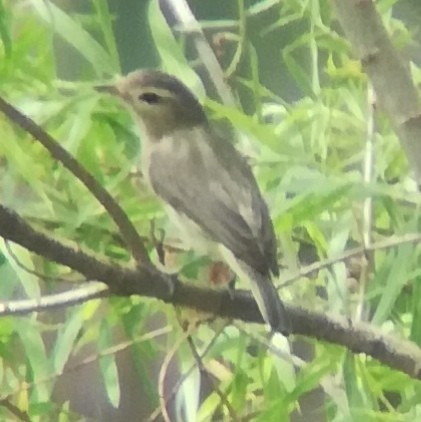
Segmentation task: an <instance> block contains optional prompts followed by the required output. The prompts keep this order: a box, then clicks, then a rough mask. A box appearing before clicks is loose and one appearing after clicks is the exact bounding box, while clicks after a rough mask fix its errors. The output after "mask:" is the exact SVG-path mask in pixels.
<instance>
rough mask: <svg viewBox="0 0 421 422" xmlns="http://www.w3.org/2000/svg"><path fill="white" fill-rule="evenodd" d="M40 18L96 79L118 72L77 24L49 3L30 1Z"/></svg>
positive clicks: (98, 46)
mask: <svg viewBox="0 0 421 422" xmlns="http://www.w3.org/2000/svg"><path fill="white" fill-rule="evenodd" d="M30 3H31V4H32V6H33V7H34V10H35V11H36V12H37V13H38V15H39V16H40V18H41V19H42V20H44V22H45V23H46V24H47V25H48V26H49V27H50V28H51V30H52V31H54V32H55V33H57V34H58V35H59V36H60V37H62V38H63V39H64V40H65V41H67V42H68V43H69V44H70V45H71V46H73V47H74V48H75V49H76V51H78V52H79V53H80V54H81V56H83V57H84V58H85V59H86V60H87V61H88V62H89V63H90V65H91V66H92V68H93V69H94V71H95V74H96V76H97V77H99V78H101V77H103V76H104V75H114V74H115V73H117V72H118V68H116V67H115V63H114V61H113V59H112V58H111V57H110V55H109V54H108V53H107V52H106V51H105V49H104V48H103V47H102V46H101V44H99V43H98V42H97V41H96V40H95V39H94V38H93V37H92V36H91V35H90V34H89V32H87V31H86V30H85V29H84V28H83V27H82V26H81V25H80V24H79V23H78V22H76V21H75V20H74V19H72V18H71V17H70V16H69V15H68V14H67V13H65V12H63V11H62V10H61V9H60V8H58V7H57V6H55V5H54V4H53V3H51V2H45V1H44V0H30Z"/></svg>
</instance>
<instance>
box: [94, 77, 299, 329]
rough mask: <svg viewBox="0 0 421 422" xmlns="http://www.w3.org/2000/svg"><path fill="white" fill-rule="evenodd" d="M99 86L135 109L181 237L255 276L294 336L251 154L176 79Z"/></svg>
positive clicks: (263, 297)
mask: <svg viewBox="0 0 421 422" xmlns="http://www.w3.org/2000/svg"><path fill="white" fill-rule="evenodd" d="M97 90H98V91H103V92H104V91H106V92H109V93H111V94H114V95H116V96H117V97H119V98H120V99H122V100H123V102H124V104H125V105H126V106H127V107H128V108H129V109H130V111H131V112H132V114H133V117H134V119H135V121H136V123H137V124H138V126H139V129H140V134H141V137H142V142H143V143H142V160H141V162H142V163H141V166H142V171H143V174H144V175H145V177H146V180H147V182H148V183H149V185H150V186H151V188H152V190H153V191H154V192H155V194H156V195H158V197H160V198H161V199H162V201H163V202H164V204H165V205H166V208H167V211H168V214H169V217H170V219H171V220H172V221H173V222H174V223H175V224H176V225H177V226H178V227H179V228H180V229H181V231H180V234H181V235H182V238H184V239H186V240H187V242H188V244H189V246H190V247H193V248H196V249H197V250H198V251H199V252H202V253H203V252H205V253H208V254H210V255H211V256H215V252H218V254H219V256H222V258H223V259H224V260H225V261H226V262H227V263H228V265H229V266H230V267H231V269H232V270H233V271H234V272H235V273H236V274H237V275H238V276H239V277H240V278H242V279H246V280H248V281H249V283H250V285H251V289H252V292H253V295H254V297H255V300H256V302H257V304H258V307H259V309H260V312H261V313H262V316H263V318H264V320H265V321H266V322H267V323H268V324H269V325H270V326H271V328H272V330H274V331H278V332H282V333H283V334H288V333H289V332H290V331H291V326H290V322H289V318H288V315H287V313H286V312H285V309H284V306H283V305H282V302H281V300H280V299H279V295H278V293H277V291H276V289H275V287H274V285H273V284H272V280H271V275H273V276H278V274H279V268H278V263H277V256H276V250H277V246H276V238H275V233H274V229H273V224H272V221H271V219H270V216H269V212H268V209H267V206H266V203H265V201H264V200H263V198H262V195H261V193H260V191H259V188H258V186H257V183H256V180H255V178H254V176H253V173H252V171H251V169H250V167H249V166H248V164H247V163H246V161H245V159H244V158H243V157H242V156H241V155H240V154H239V153H238V151H237V150H236V149H235V148H234V146H233V145H232V144H231V143H230V142H229V141H228V140H227V139H223V138H221V137H220V136H219V135H217V134H216V132H215V131H214V130H213V129H212V126H211V125H210V124H209V121H208V119H207V118H206V115H205V113H204V110H203V108H202V106H201V105H200V104H199V102H198V101H197V99H196V97H195V96H194V95H193V94H192V92H191V91H190V90H189V89H188V88H187V87H186V86H185V85H184V84H183V83H182V82H181V81H179V80H178V79H176V78H175V77H173V76H170V75H168V74H166V73H163V72H160V71H155V70H141V71H136V72H133V73H130V74H128V75H127V76H125V77H122V78H121V79H120V80H119V81H118V82H117V83H115V84H112V85H106V86H101V87H97Z"/></svg>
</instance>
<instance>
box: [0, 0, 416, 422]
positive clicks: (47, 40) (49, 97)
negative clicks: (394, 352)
mask: <svg viewBox="0 0 421 422" xmlns="http://www.w3.org/2000/svg"><path fill="white" fill-rule="evenodd" d="M181 5H184V6H185V7H187V6H189V7H190V10H191V12H192V14H193V16H194V17H195V18H196V19H197V21H198V22H199V24H200V26H201V28H202V29H203V31H204V34H205V36H206V40H207V43H208V45H210V46H211V47H212V50H213V51H214V54H215V56H216V57H217V59H218V61H219V65H220V69H219V70H221V69H222V71H223V75H224V78H223V83H224V84H225V87H226V90H227V92H228V93H229V95H232V98H233V99H234V100H233V102H232V103H231V104H229V103H227V101H225V104H224V103H223V101H222V99H221V96H220V93H218V91H217V90H216V89H215V86H214V84H213V82H214V79H215V77H216V76H215V74H213V73H212V72H209V71H208V68H207V67H206V66H205V65H204V63H203V61H202V60H201V58H200V54H198V51H197V45H196V44H195V41H196V40H197V39H198V34H197V33H196V32H195V31H194V30H191V28H190V29H189V28H187V29H186V28H185V27H183V25H182V24H181V23H180V21H179V16H178V15H177V13H174V10H175V9H174V8H177V11H178V12H180V14H181V15H183V14H185V9H182V7H181ZM376 6H377V9H378V11H379V13H380V14H381V16H382V19H383V22H384V25H385V26H386V28H387V30H388V32H389V35H390V36H391V38H392V40H393V43H394V45H395V47H396V48H397V49H398V50H399V51H400V53H401V55H402V57H404V58H405V60H410V61H411V62H412V65H411V71H412V75H413V78H414V80H415V82H416V83H417V84H418V85H419V83H420V81H421V74H420V71H419V65H420V64H421V53H420V51H421V50H420V44H419V42H420V33H419V26H420V22H421V3H420V2H419V0H400V1H399V0H380V1H377V2H376ZM199 38H200V37H199ZM145 67H161V68H163V69H165V70H167V71H169V72H171V73H174V74H176V75H177V76H178V77H180V78H181V79H183V80H184V81H185V83H186V84H188V85H189V86H190V87H191V88H192V89H194V90H195V92H198V93H200V95H199V96H200V98H201V100H202V101H204V103H205V106H206V108H207V111H208V112H209V115H210V117H211V118H212V119H214V120H215V122H219V124H220V125H221V127H222V128H226V124H227V122H228V123H229V124H230V126H232V127H234V130H235V133H236V136H235V138H236V142H237V145H238V148H239V149H240V150H241V151H242V152H243V153H244V154H245V155H246V156H247V157H248V159H249V160H250V163H251V164H252V166H253V169H254V171H255V173H256V176H257V178H258V180H259V183H260V186H261V188H262V190H263V191H264V193H265V196H266V198H267V200H268V203H269V207H270V209H271V213H272V218H273V220H274V224H275V228H276V232H277V235H278V239H279V245H280V250H281V252H282V254H281V256H280V262H281V264H282V266H283V268H284V271H283V276H282V277H288V276H289V275H291V274H294V273H295V271H296V270H298V269H299V268H300V267H302V266H303V265H305V264H309V263H312V262H315V261H319V260H324V259H330V258H335V257H338V256H341V255H342V254H343V253H344V251H345V250H347V249H349V248H352V247H354V246H357V245H364V244H367V242H369V243H373V242H374V243H375V242H379V241H382V240H384V239H387V238H389V237H391V236H400V235H403V234H405V233H409V232H417V231H418V230H419V227H420V215H419V203H420V197H419V194H418V193H417V191H416V189H415V185H414V183H413V180H412V178H411V172H410V170H409V169H408V164H407V161H406V158H405V156H404V154H403V152H402V149H401V147H400V144H399V142H398V140H397V138H396V136H395V134H394V133H393V131H392V128H391V125H390V123H389V121H388V119H387V118H386V117H385V116H384V115H383V114H382V112H381V111H379V110H377V109H375V107H372V103H371V100H370V99H369V95H368V92H369V88H368V83H367V78H366V76H365V75H364V74H363V72H362V70H361V67H360V64H359V62H358V61H357V60H356V59H355V58H354V57H353V55H352V51H351V50H350V47H349V44H348V42H347V40H346V39H344V38H343V36H342V33H341V29H340V27H339V24H338V22H337V21H336V20H335V15H334V10H332V8H331V2H330V1H328V0H261V1H257V0H256V1H251V0H250V1H247V0H230V1H228V0H200V1H199V0H190V1H189V2H188V3H186V2H184V1H175V0H174V1H170V0H165V1H164V0H161V1H158V0H151V1H139V0H125V1H116V0H108V1H107V0H92V1H90V2H87V1H84V0H72V1H70V0H56V1H48V0H45V1H44V0H0V95H2V96H3V97H4V98H6V99H7V100H8V101H10V102H12V103H13V104H14V105H15V106H16V107H18V108H19V109H20V110H22V111H23V112H25V113H27V114H28V115H30V116H31V117H32V118H33V119H34V120H35V121H36V122H37V123H39V124H40V125H42V126H43V127H44V128H45V129H46V130H47V131H48V132H49V133H50V134H51V135H53V136H54V137H55V138H56V139H58V140H59V142H60V143H61V145H63V146H64V147H65V148H66V149H67V150H68V151H70V152H71V153H72V154H73V155H74V156H75V157H76V158H77V159H78V160H79V161H80V162H81V163H82V164H83V165H84V166H85V167H86V168H87V169H88V170H89V171H90V172H91V173H92V174H93V175H94V176H95V177H96V178H97V179H98V180H99V181H100V183H101V184H102V185H103V186H104V187H106V188H107V190H108V191H109V192H111V193H112V195H113V196H114V197H115V198H116V199H118V201H119V203H120V204H121V205H122V207H123V208H124V210H125V211H126V212H127V214H128V215H129V217H130V219H131V220H132V221H133V222H134V223H135V225H136V227H137V229H138V230H139V232H140V233H141V235H142V236H144V237H145V239H146V242H147V245H148V247H149V248H150V250H151V254H152V255H153V256H155V252H154V248H153V242H152V239H151V236H150V232H151V227H150V225H151V224H150V222H151V221H152V220H154V221H155V226H157V227H159V228H163V229H165V232H166V234H167V235H166V241H167V242H168V246H171V247H172V248H168V250H171V251H173V249H174V248H175V247H176V246H177V247H178V246H179V245H178V243H177V238H176V237H175V233H173V232H172V229H171V227H170V226H168V225H167V220H166V217H165V215H164V213H163V212H162V209H161V208H160V206H159V204H158V203H157V201H156V200H155V199H154V198H153V197H151V196H150V195H149V194H148V192H147V191H146V190H145V188H144V184H143V182H142V179H141V176H140V175H139V174H138V173H137V172H136V171H135V166H136V163H137V160H138V156H139V153H140V152H141V140H140V142H139V140H138V137H137V134H136V132H135V130H134V127H133V123H132V121H131V119H130V116H128V115H127V114H126V113H125V112H124V110H122V109H121V106H120V105H119V104H118V103H116V102H115V101H114V100H112V99H108V98H102V97H101V96H99V95H98V94H97V93H95V92H94V91H93V90H92V89H91V87H92V84H95V83H98V82H101V81H104V80H106V79H109V78H113V77H114V76H115V75H117V74H120V73H122V74H125V73H127V72H129V71H131V70H134V69H137V68H145ZM205 91H206V92H207V97H206V99H205V94H204V93H205ZM370 127H374V129H373V130H371V129H370ZM233 135H234V132H233ZM233 137H234V136H233ZM370 138H372V139H374V147H373V148H374V156H375V160H374V164H373V166H372V171H371V175H370V178H369V180H365V174H364V173H365V171H364V160H365V156H366V151H367V144H368V142H369V141H368V140H369V139H370ZM0 201H1V203H2V204H5V205H7V206H9V207H10V208H12V209H14V210H15V211H16V212H18V213H19V214H20V215H21V216H23V217H25V218H27V219H28V220H29V221H31V222H32V223H34V224H36V225H38V226H40V227H43V228H44V229H45V230H48V231H49V232H53V233H54V234H55V235H57V236H59V237H61V238H65V239H68V240H71V241H73V242H75V243H76V244H77V245H79V246H80V247H83V248H89V249H91V250H94V251H95V252H97V253H101V254H104V255H106V256H107V257H109V258H111V259H114V260H116V261H119V260H121V261H125V262H128V261H129V260H130V257H129V254H128V253H127V251H126V250H125V248H124V244H123V242H122V240H121V238H120V236H119V234H118V232H117V229H116V227H115V226H114V225H113V223H112V221H111V219H110V217H109V216H108V215H107V214H106V213H105V211H104V209H103V208H102V207H101V206H100V205H99V204H98V203H97V202H96V200H95V199H94V198H93V197H92V196H91V195H90V193H89V192H88V191H87V190H86V189H85V188H84V187H83V186H82V185H81V184H80V183H79V182H78V181H76V180H75V179H74V177H73V176H72V175H70V174H69V173H68V172H67V171H65V170H64V169H63V168H62V167H61V165H60V164H58V163H57V162H55V161H54V160H53V159H51V158H50V156H49V154H48V153H47V152H46V151H45V150H44V149H43V148H42V147H41V146H40V145H39V144H38V143H36V142H34V141H33V140H32V139H31V138H30V137H29V136H28V135H27V134H25V133H22V132H21V131H19V130H17V129H15V128H14V126H13V125H12V124H11V123H10V122H9V121H7V120H6V119H5V118H4V117H3V116H0ZM367 204H368V205H370V204H371V206H372V208H373V211H372V213H371V215H369V216H368V217H367V216H366V215H364V209H367V208H366V207H367ZM367 227H368V228H367ZM168 254H169V255H170V257H171V258H174V260H176V261H177V262H178V265H182V264H183V274H184V276H185V277H189V278H191V279H192V282H199V281H200V280H201V279H203V278H204V277H203V268H202V267H203V262H202V261H201V260H197V259H194V257H192V256H191V254H188V253H174V252H171V253H170V252H168ZM171 254H172V255H171ZM282 277H281V280H280V282H282ZM0 280H1V282H0V298H1V300H2V301H7V300H18V299H24V298H37V297H40V296H41V295H45V294H49V293H56V292H60V291H65V290H68V289H75V288H81V287H82V288H83V284H82V283H83V280H80V277H78V276H77V275H75V274H72V273H71V272H70V271H69V270H68V269H66V268H63V267H60V266H57V265H55V264H54V263H51V262H46V261H45V260H43V259H41V258H40V257H37V256H34V255H32V254H30V253H29V252H28V251H26V250H24V249H23V248H20V247H18V246H16V245H11V244H6V243H1V244H0ZM281 295H282V297H283V298H284V300H285V301H286V302H292V303H294V304H296V305H300V306H302V307H306V308H310V309H315V310H318V311H320V312H327V313H330V314H333V315H342V316H346V317H347V318H350V319H353V320H364V321H369V322H370V323H372V324H373V325H375V326H377V327H379V328H381V329H382V330H384V331H385V332H387V333H392V334H393V335H396V336H402V337H405V338H410V339H411V340H413V341H414V342H416V343H417V344H420V342H421V324H420V321H421V318H420V313H421V291H420V272H419V248H418V247H416V246H414V245H411V244H403V245H400V246H397V247H396V248H391V249H385V250H376V251H375V252H374V253H373V254H371V255H369V256H367V257H365V258H364V259H363V258H360V257H357V258H355V259H353V260H351V261H346V262H345V261H339V262H338V263H337V264H335V265H334V266H332V267H329V268H326V269H324V270H322V271H320V272H318V273H317V274H311V276H309V277H302V278H300V279H298V280H295V281H294V283H291V284H289V285H288V286H287V287H285V288H282V290H281ZM195 318H196V316H195V315H194V314H193V313H192V312H190V313H189V312H181V311H180V310H176V309H173V308H171V307H170V306H168V305H164V304H162V303H157V301H153V300H149V299H143V298H135V297H133V298H111V299H107V300H101V301H100V300H96V301H91V302H89V303H86V304H83V305H78V306H75V307H71V308H68V309H65V308H62V309H55V310H51V311H48V312H43V313H39V314H35V313H34V314H30V315H27V316H8V317H2V320H1V324H0V356H1V361H0V385H1V388H0V419H1V420H63V421H64V420H66V421H67V420H75V421H76V420H77V421H78V420H101V421H120V420H121V421H127V420H142V421H143V420H147V419H148V417H149V416H150V415H151V414H153V412H154V409H157V408H158V409H159V405H160V403H159V388H162V389H164V391H165V394H166V397H170V398H172V399H171V400H170V402H169V404H168V411H169V414H170V417H171V420H178V421H210V420H212V421H219V420H234V419H235V418H237V420H253V421H284V420H293V421H308V420H312V421H314V422H315V421H352V420H363V421H416V420H420V419H421V405H420V403H421V384H420V382H419V381H417V380H414V379H411V378H409V377H408V376H406V375H404V374H402V373H400V372H398V371H395V370H392V369H390V368H388V367H386V366H384V365H381V364H380V363H378V362H376V361H374V360H373V359H370V358H367V357H365V356H360V355H358V356H357V355H352V354H351V353H350V352H348V351H347V350H345V349H343V348H341V347H339V346H333V345H331V344H324V343H322V342H319V341H316V340H315V339H312V338H291V350H290V349H289V347H288V346H287V345H286V344H283V345H280V346H279V347H280V349H282V353H281V357H279V356H278V355H276V354H274V353H272V352H271V351H267V350H266V347H265V346H264V341H262V338H264V336H265V331H264V329H263V328H262V327H254V326H253V327H251V326H247V325H246V324H241V323H235V324H233V325H232V324H228V323H227V322H224V321H215V322H213V323H211V324H202V325H200V326H199V327H198V328H196V329H191V328H189V329H191V332H192V334H191V338H190V340H187V338H186V334H185V331H184V330H185V328H184V327H185V325H186V324H185V321H190V322H191V321H195ZM161 328H166V329H167V331H170V332H169V333H168V332H166V334H165V335H162V332H161V331H159V330H160V329H161ZM262 343H263V344H262ZM194 350H196V351H197V352H198V353H199V355H201V354H203V357H202V358H201V367H200V368H199V367H198V363H197V359H196V358H197V357H196V358H195V356H194V354H195V353H194ZM291 358H294V359H293V360H291ZM191 368H193V369H191ZM183 374H184V375H183ZM164 375H165V377H164ZM159 380H161V381H159ZM180 380H182V381H183V382H180ZM159 383H160V386H161V387H159ZM221 396H222V398H221ZM227 403H228V404H227ZM156 414H157V415H158V416H157V419H156V420H163V419H162V415H161V414H160V412H159V411H158V412H157V413H156Z"/></svg>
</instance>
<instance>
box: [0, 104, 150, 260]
mask: <svg viewBox="0 0 421 422" xmlns="http://www.w3.org/2000/svg"><path fill="white" fill-rule="evenodd" d="M0 111H1V112H2V113H4V114H5V115H6V116H7V117H8V118H9V119H10V120H11V121H12V122H13V123H15V124H16V125H17V126H19V127H21V128H22V129H23V130H24V131H26V132H28V133H29V134H30V135H32V136H33V137H34V138H35V139H36V140H38V141H39V142H40V143H41V144H42V145H43V146H44V147H45V149H47V151H48V152H49V153H50V154H51V156H52V157H53V158H54V159H56V160H57V161H59V162H60V163H61V164H63V166H64V167H66V168H67V169H68V170H69V171H70V172H71V173H73V174H74V175H75V176H76V178H77V179H78V180H80V181H81V182H82V183H83V184H84V185H85V186H86V187H87V188H88V190H89V192H91V193H92V195H93V196H94V197H95V198H96V199H97V200H98V202H99V203H100V204H101V205H103V207H104V208H105V209H106V210H107V211H108V213H109V215H110V216H111V218H112V219H113V220H114V222H115V223H116V225H117V227H118V228H119V229H120V233H121V235H122V236H123V239H124V241H125V242H126V244H127V246H128V248H129V249H130V250H131V252H132V255H133V257H134V258H135V260H136V262H137V263H138V265H148V264H149V263H150V259H149V255H148V253H147V251H146V249H145V247H144V245H143V243H142V240H141V238H140V237H139V235H138V233H137V231H136V229H135V228H134V226H133V224H132V223H131V221H130V220H129V218H128V217H127V215H126V214H125V212H124V211H123V210H122V209H121V207H120V205H118V203H117V202H116V201H115V200H114V198H113V197H112V196H111V195H110V194H109V193H108V192H107V190H106V189H104V188H103V187H102V186H101V185H100V184H99V183H98V182H97V181H96V180H95V178H94V177H93V176H92V175H91V174H90V173H89V172H88V171H86V170H85V169H84V168H83V167H82V165H81V164H79V162H78V161H77V160H76V159H75V158H74V157H72V156H71V155H70V154H69V152H67V151H66V150H65V149H64V148H63V147H62V146H61V145H60V144H59V143H58V142H57V141H56V140H55V139H53V138H52V137H51V136H50V135H49V134H48V133H47V132H46V131H45V130H44V129H42V128H41V127H40V126H38V125H37V124H36V123H35V122H34V121H33V120H32V119H30V118H29V117H28V116H25V115H24V114H22V113H21V112H20V111H19V110H17V109H16V108H15V107H13V106H12V105H11V104H9V103H8V102H7V101H6V100H4V99H3V98H1V97H0Z"/></svg>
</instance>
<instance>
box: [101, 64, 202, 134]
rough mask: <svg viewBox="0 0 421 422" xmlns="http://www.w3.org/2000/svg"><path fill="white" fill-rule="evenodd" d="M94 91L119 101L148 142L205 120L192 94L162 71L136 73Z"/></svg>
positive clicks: (178, 81) (140, 71)
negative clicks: (111, 96)
mask: <svg viewBox="0 0 421 422" xmlns="http://www.w3.org/2000/svg"><path fill="white" fill-rule="evenodd" d="M96 90H97V91H99V92H107V93H109V94H112V95H115V96H117V97H118V98H120V99H121V100H123V102H124V104H125V105H126V107H128V108H129V109H130V111H131V112H132V114H133V115H134V117H135V119H136V121H137V122H139V124H140V125H141V126H142V127H143V129H144V130H146V132H147V133H148V135H149V137H151V138H152V139H154V138H158V139H159V138H161V137H162V136H165V135H168V134H170V133H171V132H173V131H175V130H177V129H190V128H193V127H195V126H198V125H201V124H204V123H206V121H207V120H206V116H205V113H204V111H203V108H202V106H201V105H200V103H199V102H198V100H197V99H196V97H195V96H194V95H193V93H192V92H191V91H190V90H189V89H188V88H187V87H186V86H185V85H184V84H183V83H182V82H181V81H180V80H178V79H177V78H175V77H174V76H171V75H169V74H167V73H164V72H160V71H156V70H138V71H135V72H132V73H129V74H128V75H127V76H124V77H122V78H120V79H119V80H118V81H117V82H116V83H115V84H111V85H101V86H97V87H96Z"/></svg>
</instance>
